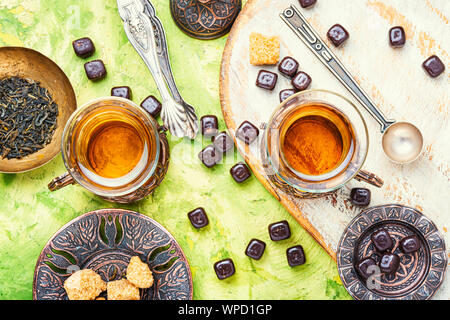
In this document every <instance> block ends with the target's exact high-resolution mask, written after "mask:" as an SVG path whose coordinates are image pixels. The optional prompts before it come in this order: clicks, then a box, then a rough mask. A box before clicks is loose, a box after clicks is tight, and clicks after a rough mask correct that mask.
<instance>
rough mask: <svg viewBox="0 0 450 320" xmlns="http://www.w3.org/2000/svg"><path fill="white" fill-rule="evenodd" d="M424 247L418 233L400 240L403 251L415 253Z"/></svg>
mask: <svg viewBox="0 0 450 320" xmlns="http://www.w3.org/2000/svg"><path fill="white" fill-rule="evenodd" d="M421 247H422V245H421V242H420V240H419V238H418V237H417V236H416V235H412V236H408V237H405V238H403V239H402V240H401V241H400V250H402V252H403V253H406V254H408V253H414V252H416V251H418V250H419V249H420V248H421Z"/></svg>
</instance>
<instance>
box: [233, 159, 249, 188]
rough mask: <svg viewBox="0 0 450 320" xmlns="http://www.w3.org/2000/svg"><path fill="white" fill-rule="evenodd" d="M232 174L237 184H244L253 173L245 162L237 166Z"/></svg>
mask: <svg viewBox="0 0 450 320" xmlns="http://www.w3.org/2000/svg"><path fill="white" fill-rule="evenodd" d="M230 174H231V176H232V177H233V179H234V180H235V181H236V182H237V183H242V182H244V181H245V180H247V179H248V178H250V177H251V175H252V173H251V172H250V169H249V168H248V167H247V165H246V164H245V163H243V162H239V163H237V164H235V165H234V166H233V167H232V168H231V169H230Z"/></svg>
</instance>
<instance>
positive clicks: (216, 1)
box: [170, 0, 242, 40]
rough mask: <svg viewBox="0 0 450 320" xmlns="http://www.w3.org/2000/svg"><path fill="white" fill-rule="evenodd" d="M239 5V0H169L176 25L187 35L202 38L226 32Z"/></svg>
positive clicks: (219, 35) (240, 3) (234, 17)
mask: <svg viewBox="0 0 450 320" xmlns="http://www.w3.org/2000/svg"><path fill="white" fill-rule="evenodd" d="M241 7H242V2H241V0H170V11H171V13H172V17H173V19H174V20H175V23H176V24H177V26H178V27H179V28H180V29H181V30H182V31H183V32H185V33H186V34H187V35H189V36H191V37H193V38H196V39H203V40H208V39H216V38H220V37H221V36H223V35H225V34H227V33H228V32H229V31H230V29H231V27H232V25H233V22H234V20H235V19H236V17H237V16H238V14H239V12H240V11H241Z"/></svg>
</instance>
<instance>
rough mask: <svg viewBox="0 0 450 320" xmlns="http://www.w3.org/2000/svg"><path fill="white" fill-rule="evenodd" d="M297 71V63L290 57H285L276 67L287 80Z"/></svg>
mask: <svg viewBox="0 0 450 320" xmlns="http://www.w3.org/2000/svg"><path fill="white" fill-rule="evenodd" d="M297 70H298V62H297V60H295V59H294V58H292V57H285V58H284V59H283V60H281V62H280V64H279V65H278V71H280V72H281V73H282V74H283V75H285V76H287V77H288V78H292V77H293V76H295V74H296V73H297Z"/></svg>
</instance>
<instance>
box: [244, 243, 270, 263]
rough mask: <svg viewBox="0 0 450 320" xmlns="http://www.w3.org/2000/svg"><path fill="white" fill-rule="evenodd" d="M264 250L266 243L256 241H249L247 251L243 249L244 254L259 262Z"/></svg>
mask: <svg viewBox="0 0 450 320" xmlns="http://www.w3.org/2000/svg"><path fill="white" fill-rule="evenodd" d="M265 249H266V243H265V242H264V241H261V240H258V239H252V240H250V242H249V244H248V246H247V249H245V254H246V255H247V256H249V257H250V258H252V259H255V260H259V259H261V257H262V255H263V254H264V250H265Z"/></svg>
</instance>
